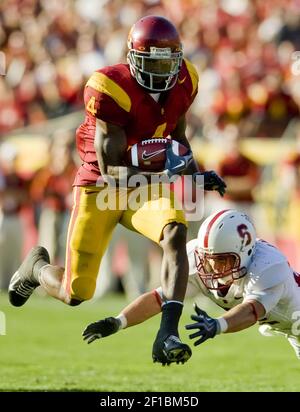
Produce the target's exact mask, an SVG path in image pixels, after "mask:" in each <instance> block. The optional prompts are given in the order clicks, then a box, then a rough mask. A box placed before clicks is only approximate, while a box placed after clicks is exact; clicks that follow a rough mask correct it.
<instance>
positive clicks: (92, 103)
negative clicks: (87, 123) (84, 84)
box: [86, 96, 97, 116]
mask: <svg viewBox="0 0 300 412" xmlns="http://www.w3.org/2000/svg"><path fill="white" fill-rule="evenodd" d="M95 103H96V97H95V96H92V97H91V98H90V100H89V101H88V104H87V105H86V110H87V111H88V112H90V113H92V115H93V116H95V114H96V113H97V109H96V108H95Z"/></svg>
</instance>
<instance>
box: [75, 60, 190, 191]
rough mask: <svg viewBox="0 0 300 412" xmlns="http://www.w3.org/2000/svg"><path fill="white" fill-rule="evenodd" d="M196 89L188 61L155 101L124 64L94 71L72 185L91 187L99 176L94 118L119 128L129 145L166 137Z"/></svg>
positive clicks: (78, 135)
mask: <svg viewBox="0 0 300 412" xmlns="http://www.w3.org/2000/svg"><path fill="white" fill-rule="evenodd" d="M197 90H198V74H197V71H196V69H195V67H194V66H193V65H192V63H190V62H189V61H187V60H184V61H183V64H182V67H181V70H180V73H179V76H178V80H177V82H176V84H175V86H174V87H173V88H172V89H171V90H169V91H167V92H163V93H161V95H160V98H159V100H158V102H157V101H156V100H154V99H153V97H152V96H151V95H150V93H149V92H147V91H146V90H145V89H143V87H141V86H140V85H139V84H138V83H137V81H136V80H135V79H134V77H132V75H131V73H130V68H129V65H127V64H117V65H114V66H108V67H105V68H103V69H101V70H98V71H96V72H94V73H93V75H92V76H91V77H90V79H89V80H88V82H87V84H86V86H85V90H84V103H85V109H86V116H85V120H84V123H82V124H81V126H79V128H78V129H77V132H76V143H77V149H78V152H79V155H80V158H81V160H82V162H83V163H82V166H81V167H80V168H79V170H78V173H77V176H76V178H75V182H74V185H75V186H83V185H94V184H96V181H97V180H98V178H99V177H100V171H99V167H98V162H97V157H96V152H95V148H94V138H95V134H96V118H98V119H101V120H103V121H105V122H107V123H112V124H115V125H117V126H119V127H122V128H123V130H124V131H125V134H126V137H127V144H128V146H131V145H133V144H135V143H137V142H139V141H141V140H145V139H150V138H151V137H167V136H169V135H170V133H172V132H173V131H174V129H175V128H176V125H177V122H178V120H179V118H180V117H181V116H182V115H183V114H184V113H185V112H186V111H187V110H188V108H189V107H190V105H191V104H192V102H193V100H194V98H195V96H196V94H197ZM120 166H121V165H120Z"/></svg>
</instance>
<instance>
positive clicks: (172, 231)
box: [160, 222, 187, 250]
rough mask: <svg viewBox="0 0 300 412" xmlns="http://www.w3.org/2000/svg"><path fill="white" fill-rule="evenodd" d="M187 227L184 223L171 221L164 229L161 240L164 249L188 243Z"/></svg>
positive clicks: (173, 248) (176, 247) (172, 248)
mask: <svg viewBox="0 0 300 412" xmlns="http://www.w3.org/2000/svg"><path fill="white" fill-rule="evenodd" d="M186 234H187V228H186V226H185V225H184V224H183V223H176V222H174V223H170V224H168V225H167V226H165V228H164V230H163V238H162V240H161V242H160V244H161V246H162V248H163V249H164V250H175V249H178V247H181V246H185V244H186Z"/></svg>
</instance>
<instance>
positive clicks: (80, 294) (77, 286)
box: [70, 277, 96, 306]
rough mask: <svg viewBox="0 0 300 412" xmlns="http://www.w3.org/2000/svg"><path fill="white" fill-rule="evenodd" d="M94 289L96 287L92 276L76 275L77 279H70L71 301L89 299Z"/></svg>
mask: <svg viewBox="0 0 300 412" xmlns="http://www.w3.org/2000/svg"><path fill="white" fill-rule="evenodd" d="M95 289H96V281H95V279H94V278H90V277H78V278H77V279H74V280H73V281H72V285H71V301H72V300H73V301H74V302H76V301H77V302H80V303H81V302H83V301H85V300H90V299H92V297H93V296H94V292H95ZM70 304H71V303H70ZM78 304H79V303H78ZM75 305H76V303H75ZM75 305H73V306H75Z"/></svg>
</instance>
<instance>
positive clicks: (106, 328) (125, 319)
mask: <svg viewBox="0 0 300 412" xmlns="http://www.w3.org/2000/svg"><path fill="white" fill-rule="evenodd" d="M160 311H161V305H160V301H159V296H158V294H157V292H156V290H154V291H152V292H147V293H144V294H143V295H141V296H139V297H138V298H137V299H135V300H134V301H133V302H131V303H130V304H129V305H128V306H126V307H125V308H124V309H123V310H122V311H121V313H120V314H119V315H118V316H116V317H109V318H105V319H101V320H99V321H98V322H94V323H90V324H89V325H88V326H87V327H86V329H85V330H84V332H83V334H82V335H83V339H84V340H87V342H88V343H92V342H93V341H94V340H96V339H100V338H104V337H106V336H110V335H112V334H114V333H116V332H118V331H119V330H121V329H124V328H128V327H129V326H135V325H138V324H139V323H142V322H145V321H146V320H147V319H149V318H151V317H152V316H154V315H157V314H158V313H159V312H160Z"/></svg>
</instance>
